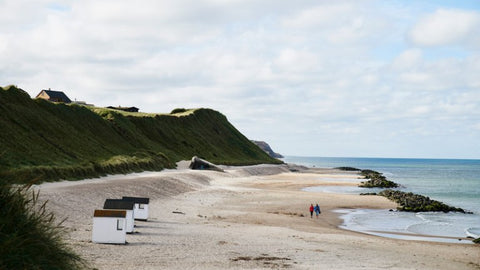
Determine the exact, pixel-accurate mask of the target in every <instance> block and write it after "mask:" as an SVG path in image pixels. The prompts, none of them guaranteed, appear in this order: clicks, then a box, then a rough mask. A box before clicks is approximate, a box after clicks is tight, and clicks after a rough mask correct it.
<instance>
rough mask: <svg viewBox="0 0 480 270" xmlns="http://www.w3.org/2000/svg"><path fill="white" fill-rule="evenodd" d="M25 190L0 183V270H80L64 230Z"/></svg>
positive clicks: (82, 261)
mask: <svg viewBox="0 0 480 270" xmlns="http://www.w3.org/2000/svg"><path fill="white" fill-rule="evenodd" d="M60 225H61V224H59V223H56V221H55V217H54V215H53V214H52V213H49V212H47V211H46V209H45V203H44V204H41V205H39V203H38V193H35V192H33V191H31V190H30V189H29V186H28V185H27V186H22V187H13V186H11V185H8V184H6V183H5V182H3V181H2V182H0V269H58V270H61V269H65V270H67V269H83V268H86V264H85V261H84V260H82V259H81V258H80V257H79V256H78V255H76V254H75V253H74V252H73V251H71V249H70V248H69V247H68V246H67V245H66V244H65V242H64V241H63V239H62V238H63V235H64V234H65V231H64V229H62V228H61V226H60Z"/></svg>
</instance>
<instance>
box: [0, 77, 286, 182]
mask: <svg viewBox="0 0 480 270" xmlns="http://www.w3.org/2000/svg"><path fill="white" fill-rule="evenodd" d="M0 130H1V132H0V146H1V147H0V178H1V179H3V180H2V181H5V179H10V182H13V183H27V182H28V181H30V179H38V182H43V181H57V180H59V179H82V178H89V177H96V176H102V175H106V174H115V173H128V172H138V171H145V170H162V169H164V168H173V167H175V163H176V162H177V161H179V160H185V159H186V160H189V159H191V158H192V157H193V156H195V155H196V156H199V157H201V158H203V159H206V160H209V161H211V162H213V163H216V164H226V165H252V164H259V163H281V161H279V160H277V159H274V158H271V157H269V156H268V154H266V153H265V152H264V151H262V150H261V149H260V148H258V147H257V146H256V145H255V144H253V143H252V142H250V141H249V140H248V139H247V138H246V137H245V136H243V135H242V134H241V133H240V132H239V131H238V130H237V129H235V127H233V126H232V125H231V124H230V123H229V122H228V120H227V118H226V117H225V116H224V115H222V114H221V113H219V112H217V111H214V110H211V109H176V110H174V111H172V114H147V113H129V112H123V111H117V110H111V109H106V108H93V107H86V106H81V105H74V104H71V105H66V104H62V103H52V102H49V101H46V100H42V99H31V98H30V96H29V95H28V94H27V93H26V92H24V91H23V90H21V89H18V88H17V87H15V86H8V87H4V88H0Z"/></svg>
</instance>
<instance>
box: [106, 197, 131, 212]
mask: <svg viewBox="0 0 480 270" xmlns="http://www.w3.org/2000/svg"><path fill="white" fill-rule="evenodd" d="M134 205H135V203H134V202H133V201H125V200H122V199H106V200H105V204H104V205H103V209H126V210H133V207H134Z"/></svg>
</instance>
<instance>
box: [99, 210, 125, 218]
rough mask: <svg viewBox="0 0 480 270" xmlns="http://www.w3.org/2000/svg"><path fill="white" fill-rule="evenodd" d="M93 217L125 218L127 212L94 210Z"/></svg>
mask: <svg viewBox="0 0 480 270" xmlns="http://www.w3.org/2000/svg"><path fill="white" fill-rule="evenodd" d="M93 216H94V217H123V218H124V217H126V216H127V211H125V210H95V212H94V213H93Z"/></svg>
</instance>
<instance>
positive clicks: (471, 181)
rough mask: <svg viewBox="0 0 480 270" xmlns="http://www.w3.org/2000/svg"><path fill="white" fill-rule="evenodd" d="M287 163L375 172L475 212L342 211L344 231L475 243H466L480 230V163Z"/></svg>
mask: <svg viewBox="0 0 480 270" xmlns="http://www.w3.org/2000/svg"><path fill="white" fill-rule="evenodd" d="M283 161H284V162H286V163H294V164H298V165H304V166H307V167H316V168H335V167H355V168H358V169H371V170H375V171H378V172H381V173H383V175H384V176H385V177H387V179H388V180H391V181H394V182H396V183H398V184H400V185H401V187H400V188H398V190H401V191H405V192H413V193H416V194H420V195H424V196H428V197H430V198H431V199H434V200H438V201H441V202H443V203H446V204H448V205H450V206H455V207H461V208H463V209H464V210H466V211H468V212H471V214H463V213H452V212H450V213H443V212H420V213H410V212H400V211H391V210H390V209H384V210H378V209H377V210H374V209H338V210H336V212H338V213H339V214H340V215H341V217H342V218H343V221H344V222H343V225H342V226H341V228H343V229H346V230H353V231H358V232H363V233H368V234H373V235H378V236H383V237H390V238H399V239H405V240H419V241H437V242H450V243H466V244H468V243H472V242H471V240H468V239H466V237H467V236H468V235H469V232H478V231H479V230H480V160H474V159H409V158H357V157H355V158H347V157H297V156H287V157H285V158H284V159H283ZM345 181H351V180H347V179H345ZM305 190H306V191H310V192H333V193H344V194H345V193H346V194H360V193H365V192H379V191H380V190H381V189H377V188H375V189H367V188H359V187H351V186H347V187H345V186H344V187H342V186H321V187H309V188H306V189H305ZM474 235H475V234H474Z"/></svg>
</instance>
